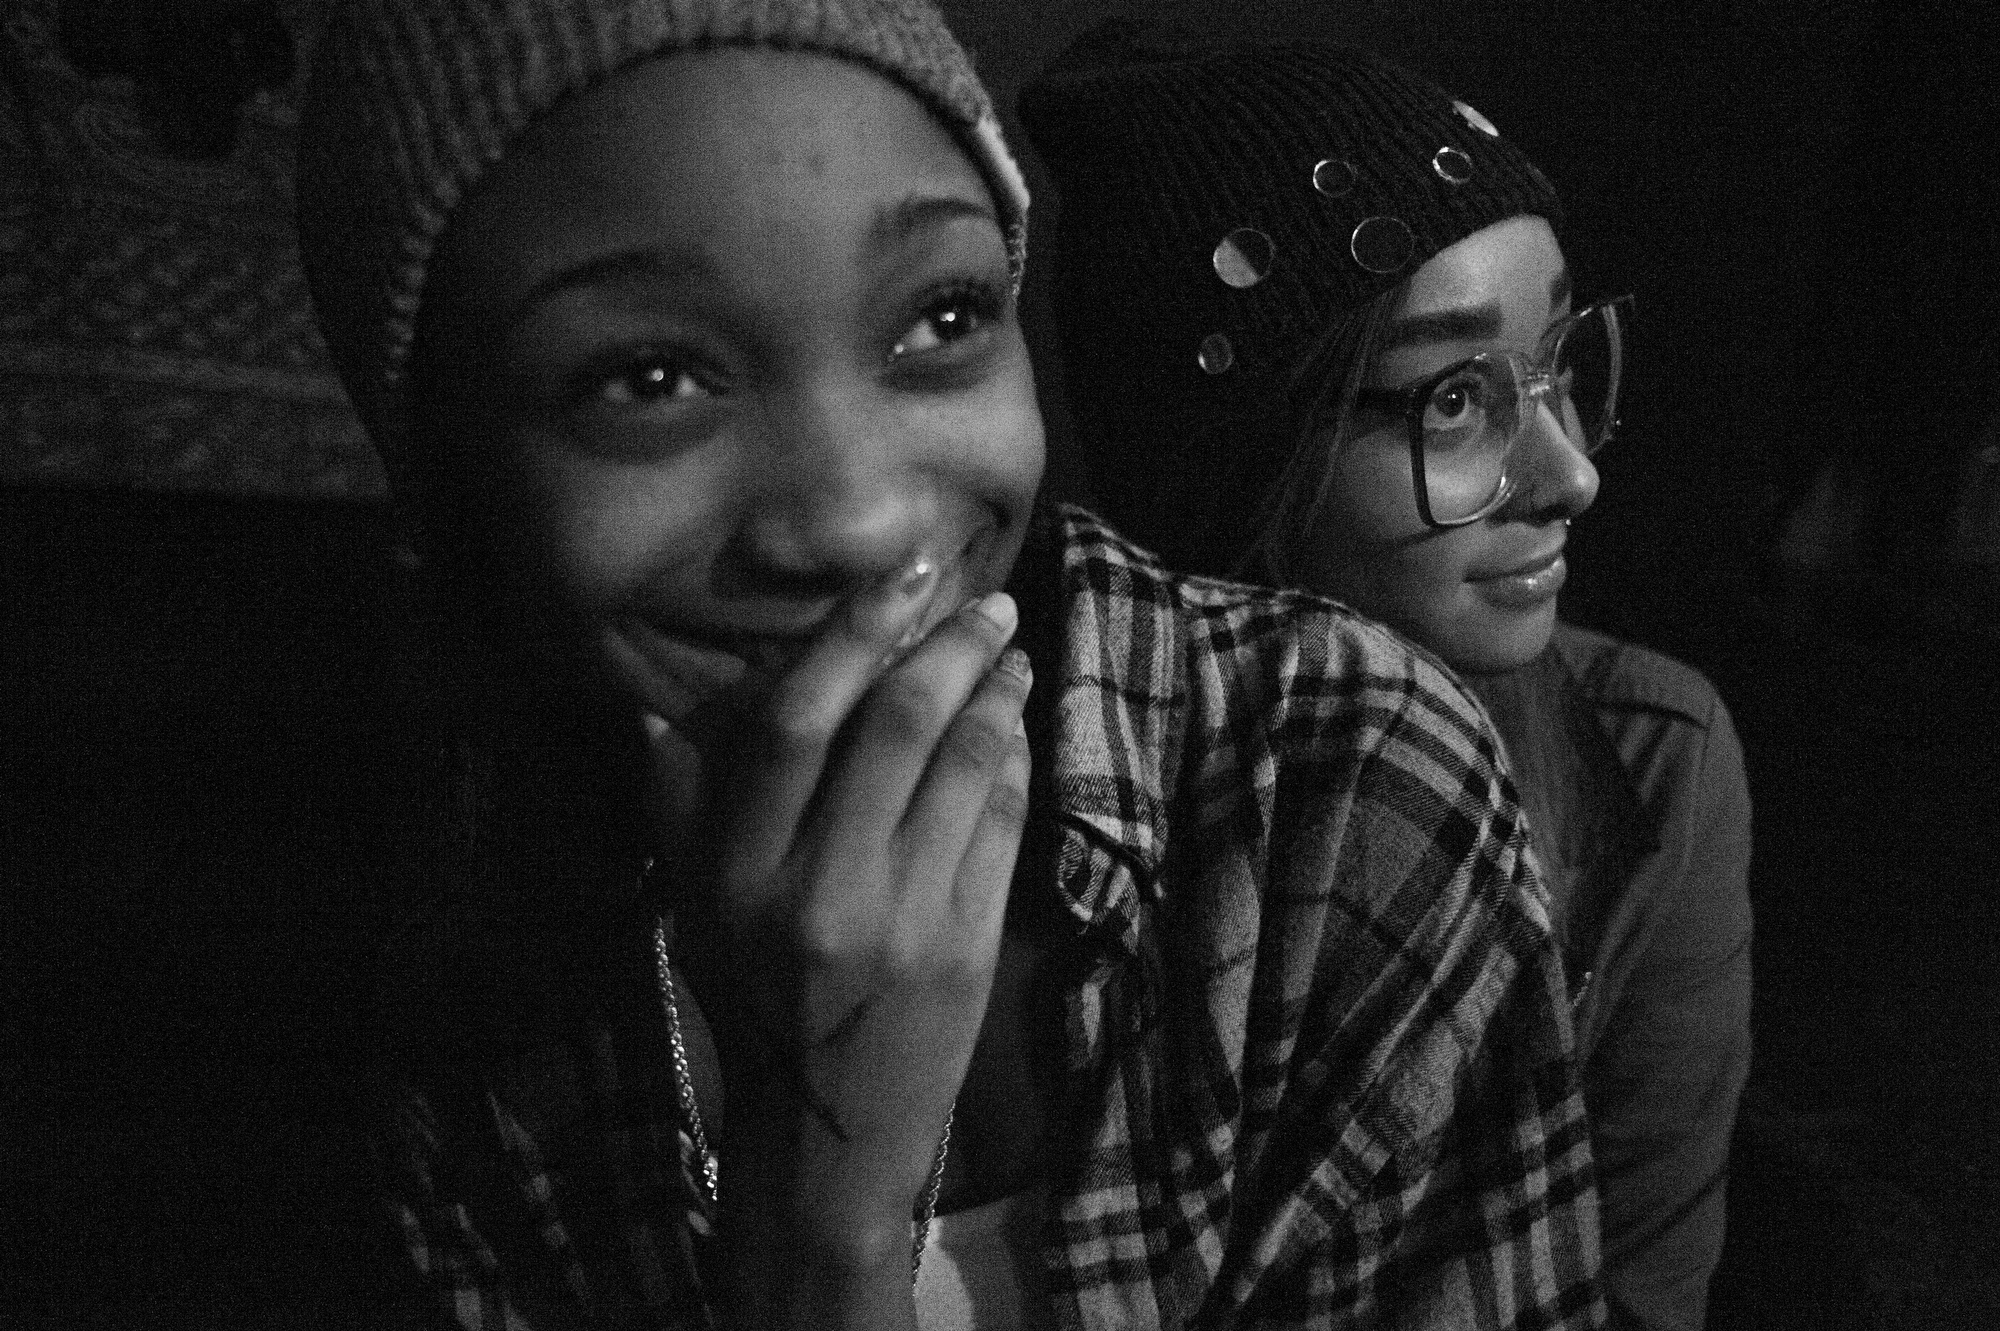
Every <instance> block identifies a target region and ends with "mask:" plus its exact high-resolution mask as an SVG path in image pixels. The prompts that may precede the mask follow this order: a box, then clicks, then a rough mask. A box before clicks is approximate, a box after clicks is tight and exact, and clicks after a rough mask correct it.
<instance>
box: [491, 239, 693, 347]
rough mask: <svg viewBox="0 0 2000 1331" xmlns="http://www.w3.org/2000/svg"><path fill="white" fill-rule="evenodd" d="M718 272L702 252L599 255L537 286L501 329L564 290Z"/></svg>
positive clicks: (653, 249) (646, 250)
mask: <svg viewBox="0 0 2000 1331" xmlns="http://www.w3.org/2000/svg"><path fill="white" fill-rule="evenodd" d="M714 272H715V264H714V261H713V260H711V259H710V258H709V256H708V255H706V254H704V253H702V252H701V251H700V250H670V249H663V248H660V247H658V246H651V245H646V246H639V247H637V248H634V249H628V250H614V251H612V252H611V253H609V254H600V255H598V256H597V257H595V258H592V259H585V260H584V261H583V262H581V263H575V264H571V265H570V266H569V267H567V268H563V269H559V270H557V271H556V272H554V273H551V274H549V276H547V277H545V278H543V279H542V280H541V281H539V282H537V283H535V285H534V287H533V288H532V289H530V290H529V292H528V294H527V295H525V296H523V297H522V298H521V299H520V301H519V303H517V304H516V305H515V306H514V308H513V309H512V310H511V311H510V312H509V313H508V315H507V317H506V318H505V319H504V320H502V326H503V327H505V328H510V329H511V328H513V327H514V326H515V325H516V324H519V323H520V322H521V321H522V320H523V319H526V318H527V317H528V315H529V314H531V313H533V312H534V310H535V309H536V307H538V306H540V305H541V304H542V303H543V302H545V301H547V300H548V299H549V298H550V297H551V296H554V295H556V294H558V293H560V292H564V291H574V290H577V289H578V288H582V287H601V286H610V285H612V284H614V283H617V282H620V281H624V280H626V279H629V278H634V277H644V278H651V279H654V280H661V279H672V278H677V277H690V276H708V275H712V274H713V273H714Z"/></svg>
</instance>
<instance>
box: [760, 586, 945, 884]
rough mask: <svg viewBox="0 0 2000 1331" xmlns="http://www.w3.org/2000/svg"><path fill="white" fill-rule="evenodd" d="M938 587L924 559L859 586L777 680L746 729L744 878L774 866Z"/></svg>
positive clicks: (765, 874) (762, 873)
mask: <svg viewBox="0 0 2000 1331" xmlns="http://www.w3.org/2000/svg"><path fill="white" fill-rule="evenodd" d="M937 589H938V571H937V566H936V565H935V564H934V563H932V562H931V561H929V560H919V561H917V562H916V563H913V564H911V565H910V566H909V567H907V568H905V569H904V570H903V571H902V572H901V573H900V574H899V575H897V576H896V577H893V578H890V579H885V580H884V581H883V582H882V583H880V584H878V585H876V586H874V587H871V588H868V589H867V590H865V591H862V592H860V593H857V594H856V595H855V596H854V598H853V599H852V600H850V601H849V602H848V603H847V604H845V605H843V606H842V607H841V608H840V609H839V610H838V611H836V612H835V613H834V615H833V617H832V619H831V621H830V622H829V623H828V625H827V628H826V630H825V631H824V632H823V633H822V634H821V635H820V637H819V638H818V639H817V640H816V641H815V642H814V643H813V645H812V647H811V648H810V649H809V650H808V651H807V652H806V654H805V655H804V656H803V657H801V658H800V659H799V661H798V663H797V664H795V665H794V666H793V667H792V669H791V670H789V671H788V672H786V674H785V676H784V677H783V678H782V679H780V680H779V681H778V682H777V683H776V684H775V685H774V686H773V687H772V689H771V693H770V696H769V697H768V698H767V699H766V700H765V703H764V706H763V709H762V711H761V713H760V716H759V718H758V720H757V723H756V724H754V725H752V726H750V727H749V728H748V729H747V731H746V733H745V734H744V735H743V737H742V741H741V743H740V745H739V746H738V747H739V750H740V752H741V755H742V758H743V761H742V762H741V763H740V765H739V771H740V773H741V777H740V780H739V783H738V786H737V789H736V790H735V791H734V792H733V797H732V800H731V804H732V806H733V809H734V812H735V814H736V824H737V826H736V833H737V834H736V836H735V837H733V838H732V839H733V840H734V841H735V842H736V843H737V844H738V858H737V868H738V870H739V871H740V873H741V875H742V877H743V879H744V880H745V881H764V880H766V879H768V878H769V877H770V875H771V874H773V873H774V872H775V870H776V869H777V867H778V865H779V863H780V862H781V861H782V860H783V858H784V856H785V854H786V853H787V852H788V851H789V850H790V848H791V845H792V842H793V840H794V838H795V837H796V835H797V831H798V824H799V820H800V818H801V817H802V816H803V815H804V812H805V809H806V806H807V804H808V803H809V802H810V801H811V799H812V795H813V791H814V790H815V789H816V788H817V787H818V786H819V783H820V777H821V775H822V774H823V773H824V771H825V768H826V761H827V754H828V751H829V750H830V749H831V747H832V745H833V741H834V737H835V736H836V735H838V734H839V733H840V729H841V727H842V726H843V725H845V724H846V722H847V718H848V716H849V715H850V714H851V713H852V712H853V711H854V707H855V704H857V703H858V702H859V701H860V700H861V698H862V696H863V695H864V694H865V693H866V692H867V691H868V688H869V686H870V685H871V684H873V683H874V682H875V679H876V677H877V675H878V674H879V673H880V671H881V669H882V663H883V661H884V659H885V658H887V657H889V656H890V655H891V654H892V653H894V652H895V651H896V650H897V648H898V644H899V643H901V642H902V641H903V640H904V638H905V637H906V636H907V635H909V634H910V633H911V632H912V631H913V630H914V629H916V628H917V627H918V626H919V625H920V624H921V622H922V619H923V613H924V611H925V609H926V608H927V607H928V606H929V605H930V602H931V600H932V598H933V597H934V596H935V595H936V593H937Z"/></svg>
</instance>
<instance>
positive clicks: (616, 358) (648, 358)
mask: <svg viewBox="0 0 2000 1331" xmlns="http://www.w3.org/2000/svg"><path fill="white" fill-rule="evenodd" d="M656 371H657V372H658V373H657V375H656V374H654V373H653V372H656ZM641 376H646V377H647V378H648V379H649V380H650V382H651V384H653V385H660V384H664V385H665V387H666V389H667V390H668V391H666V392H660V393H653V392H646V391H637V392H633V393H632V395H631V396H630V397H629V398H628V399H626V400H623V401H620V400H617V399H615V398H612V397H611V396H610V391H611V390H612V389H614V388H616V387H620V386H622V387H625V388H628V389H629V388H631V387H632V386H633V384H634V383H635V381H637V380H639V379H640V377H641ZM683 378H687V379H690V380H693V381H694V383H695V384H696V385H698V386H699V387H700V388H701V389H702V390H703V391H704V392H711V391H713V390H714V388H715V387H716V385H717V383H718V380H719V376H717V375H716V374H714V373H713V372H712V371H711V370H710V369H709V368H708V367H707V366H705V365H703V364H702V363H701V360H700V358H699V357H697V356H692V355H689V354H688V353H687V352H686V351H682V350H677V349H674V348H670V347H647V348H644V349H641V350H639V351H637V352H630V351H621V352H618V353H615V354H613V355H612V356H609V357H606V358H605V359H604V360H602V361H599V362H596V363H594V364H592V365H589V366H586V367H585V368H583V369H582V370H580V371H578V372H577V374H576V376H575V377H574V378H573V379H572V380H571V381H570V392H569V394H568V397H569V399H570V402H571V404H572V405H575V406H589V405H592V404H596V405H600V406H608V407H624V406H633V405H640V406H643V405H645V404H646V403H648V402H653V401H657V400H660V399H662V398H671V397H673V396H674V394H673V392H672V389H674V388H675V387H677V386H678V385H679V383H680V381H681V380H682V379H683Z"/></svg>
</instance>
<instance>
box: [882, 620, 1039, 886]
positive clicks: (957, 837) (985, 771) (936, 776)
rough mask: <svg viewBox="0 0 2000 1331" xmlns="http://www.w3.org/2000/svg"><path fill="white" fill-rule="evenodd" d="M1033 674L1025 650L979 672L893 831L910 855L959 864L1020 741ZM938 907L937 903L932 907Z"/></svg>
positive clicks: (1004, 656) (1008, 652)
mask: <svg viewBox="0 0 2000 1331" xmlns="http://www.w3.org/2000/svg"><path fill="white" fill-rule="evenodd" d="M1033 680H1034V674H1033V671H1032V669H1031V668H1030V667H1029V664H1028V656H1027V653H1025V652H1023V651H1022V650H1021V649H1020V648H1018V647H1010V648H1008V649H1007V650H1006V651H1005V652H1003V653H1001V656H1000V659H999V661H998V662H997V663H996V664H995V665H994V666H993V668H992V669H991V670H989V671H987V672H986V676H985V678H983V679H982V680H981V681H980V682H979V686H978V688H977V689H976V690H974V692H973V695H972V697H971V698H970V699H969V700H968V701H967V702H966V704H965V706H964V707H963V708H961V709H960V710H959V713H958V715H957V716H955V717H954V718H952V722H951V725H950V727H949V728H948V729H947V730H946V731H945V733H944V735H943V737H942V738H941V739H940V740H939V741H938V743H937V745H936V746H935V748H934V749H933V750H932V752H931V757H930V762H929V763H928V765H927V766H926V767H925V770H924V773H923V776H922V780H921V781H920V782H919V783H918V786H917V788H916V791H915V792H914V794H913V795H912V797H911V799H910V802H909V808H908V812H907V813H906V815H905V817H904V820H903V825H902V827H901V829H900V832H901V835H902V837H903V839H904V842H905V844H906V845H907V846H909V848H910V850H911V852H912V853H913V854H921V855H923V856H925V857H927V858H928V859H929V862H931V863H936V864H942V865H945V866H947V867H949V868H952V869H954V870H955V869H956V867H957V866H958V865H959V864H960V863H961V862H962V861H963V860H964V859H965V857H966V855H967V854H968V851H969V848H970V846H971V845H972V842H973V840H974V838H975V836H976V835H977V834H978V829H979V827H980V825H981V822H982V820H984V819H985V818H986V817H987V808H988V805H989V804H990V803H991V802H992V801H993V800H994V799H995V798H998V799H1000V800H1001V801H1002V802H1003V804H1004V803H1005V802H1006V801H1007V795H1006V794H1005V793H1002V794H1000V795H998V796H996V794H995V786H996V784H997V783H998V782H999V781H1000V780H1001V779H1002V777H1003V776H1004V775H1005V774H1006V773H1007V771H1008V767H1009V764H1010V763H1011V762H1013V761H1014V759H1015V757H1016V752H1017V750H1018V749H1019V748H1020V742H1021V732H1022V725H1021V709H1022V708H1023V707H1024V706H1025V705H1026V704H1027V700H1028V691H1029V689H1030V688H1031V687H1032V685H1033ZM940 904H942V903H940Z"/></svg>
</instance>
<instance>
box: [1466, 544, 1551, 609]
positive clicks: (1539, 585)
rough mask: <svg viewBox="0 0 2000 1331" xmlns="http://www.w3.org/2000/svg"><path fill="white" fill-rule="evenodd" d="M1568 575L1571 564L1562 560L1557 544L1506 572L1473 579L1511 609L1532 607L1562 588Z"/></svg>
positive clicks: (1490, 598) (1491, 598) (1482, 591)
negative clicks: (1548, 550)
mask: <svg viewBox="0 0 2000 1331" xmlns="http://www.w3.org/2000/svg"><path fill="white" fill-rule="evenodd" d="M1568 578H1569V565H1568V563H1567V562H1566V561H1565V560H1564V559H1563V552H1562V547H1561V546H1557V547H1556V548H1555V549H1554V550H1551V551H1550V552H1549V553H1547V554H1545V555H1541V556H1538V557H1537V558H1534V559H1531V560H1529V561H1528V562H1526V563H1525V564H1520V565H1518V566H1516V567H1515V568H1513V569H1510V570H1508V571H1507V572H1505V573H1498V574H1494V575H1493V576H1491V577H1484V578H1473V579H1471V582H1472V585H1473V586H1475V587H1477V588H1478V589H1479V591H1480V594H1481V595H1483V596H1484V597H1485V598H1486V599H1487V600H1488V601H1491V602H1493V603H1494V604H1495V605H1498V606H1502V607H1505V608H1506V609H1509V610H1531V609H1534V608H1535V607H1537V606H1540V605H1541V604H1543V603H1544V602H1546V601H1548V600H1549V599H1550V598H1551V597H1553V596H1554V595H1555V594H1556V593H1557V592H1559V591H1561V590H1562V585H1563V583H1564V582H1565V581H1566V580H1567V579H1568Z"/></svg>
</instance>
